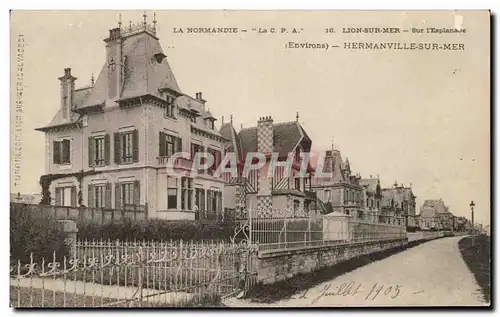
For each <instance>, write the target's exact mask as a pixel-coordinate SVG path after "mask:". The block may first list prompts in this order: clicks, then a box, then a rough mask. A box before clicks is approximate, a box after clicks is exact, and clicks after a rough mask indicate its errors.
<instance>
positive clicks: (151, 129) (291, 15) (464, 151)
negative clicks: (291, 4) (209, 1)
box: [10, 10, 491, 308]
mask: <svg viewBox="0 0 500 317" xmlns="http://www.w3.org/2000/svg"><path fill="white" fill-rule="evenodd" d="M10 19H11V21H10V23H11V42H10V52H11V55H10V57H11V68H10V69H11V84H10V86H11V95H10V96H11V103H10V114H11V116H10V122H11V125H10V129H11V130H10V131H11V148H10V153H11V154H10V155H11V176H10V177H11V187H10V306H11V307H15V308H29V307H77V308H93V307H108V308H116V307H120V308H122V307H134V308H137V307H226V308H232V307H253V308H268V307H310V308H316V307H332V308H333V307H380V306H383V307H410V306H421V307H425V306H430V307H434V306H447V307H456V306H471V307H477V308H480V307H481V308H485V307H490V305H491V304H490V303H491V298H490V296H491V295H490V294H491V277H490V268H491V264H490V263H491V262H490V232H491V222H490V211H491V209H490V208H491V204H490V186H491V184H490V164H491V162H490V128H491V127H490V102H491V100H490V89H491V87H490V84H491V83H490V67H491V62H490V59H491V52H490V49H491V47H490V45H491V43H490V24H491V16H490V12H489V11H222V10H221V11H162V10H158V11H153V10H145V11H127V10H124V11H16V10H14V11H12V12H11V16H10Z"/></svg>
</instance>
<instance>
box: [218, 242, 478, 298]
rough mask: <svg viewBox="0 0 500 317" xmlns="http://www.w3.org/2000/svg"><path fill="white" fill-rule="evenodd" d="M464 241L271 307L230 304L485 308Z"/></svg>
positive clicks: (391, 261)
mask: <svg viewBox="0 0 500 317" xmlns="http://www.w3.org/2000/svg"><path fill="white" fill-rule="evenodd" d="M461 238H462V237H450V238H441V239H437V240H433V241H430V242H426V243H423V244H421V245H418V246H415V247H413V248H411V249H408V250H406V251H403V252H401V253H398V254H395V255H392V256H390V257H388V258H385V259H383V260H380V261H377V262H372V263H370V264H368V265H366V266H363V267H360V268H358V269H356V270H354V271H351V272H349V273H346V274H344V275H342V276H339V277H337V278H335V279H333V280H330V281H327V282H324V283H321V284H319V285H317V286H315V287H313V288H311V289H309V290H308V291H307V292H302V293H300V294H296V295H294V296H293V297H292V298H290V299H285V300H281V301H278V302H274V303H271V304H257V303H255V304H254V303H251V302H250V300H249V299H247V300H236V299H230V300H228V301H226V302H225V303H224V304H225V305H226V306H229V307H290V306H292V307H369V306H384V307H393V306H409V305H411V306H483V305H486V303H485V302H484V300H483V299H482V296H481V292H480V288H479V285H477V283H476V281H475V279H474V276H473V275H472V273H471V272H470V271H469V269H468V268H467V266H466V264H465V262H464V261H463V259H462V256H461V255H460V252H459V248H458V241H459V240H460V239H461Z"/></svg>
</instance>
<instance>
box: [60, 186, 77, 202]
mask: <svg viewBox="0 0 500 317" xmlns="http://www.w3.org/2000/svg"><path fill="white" fill-rule="evenodd" d="M55 191H56V192H55V196H56V197H55V198H56V201H55V205H56V206H66V207H76V186H66V187H56V190H55Z"/></svg>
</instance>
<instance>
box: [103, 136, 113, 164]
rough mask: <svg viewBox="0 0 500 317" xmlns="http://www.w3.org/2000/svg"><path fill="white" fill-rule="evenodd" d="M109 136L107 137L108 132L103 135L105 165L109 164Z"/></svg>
mask: <svg viewBox="0 0 500 317" xmlns="http://www.w3.org/2000/svg"><path fill="white" fill-rule="evenodd" d="M110 143H111V142H110V137H109V133H107V134H106V135H105V136H104V164H105V165H109V161H110V158H111V153H110V150H111V148H110V146H111V145H110Z"/></svg>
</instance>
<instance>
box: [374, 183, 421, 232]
mask: <svg viewBox="0 0 500 317" xmlns="http://www.w3.org/2000/svg"><path fill="white" fill-rule="evenodd" d="M416 198H417V197H416V196H415V195H414V194H413V191H412V188H411V185H410V187H405V186H404V185H403V184H401V185H398V183H397V182H395V183H394V187H393V188H384V189H382V210H381V217H382V218H383V219H384V222H387V223H390V222H391V221H393V219H394V218H402V219H403V220H402V221H404V224H405V225H406V226H407V227H415V226H416V222H415V216H416V215H415V209H416Z"/></svg>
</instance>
